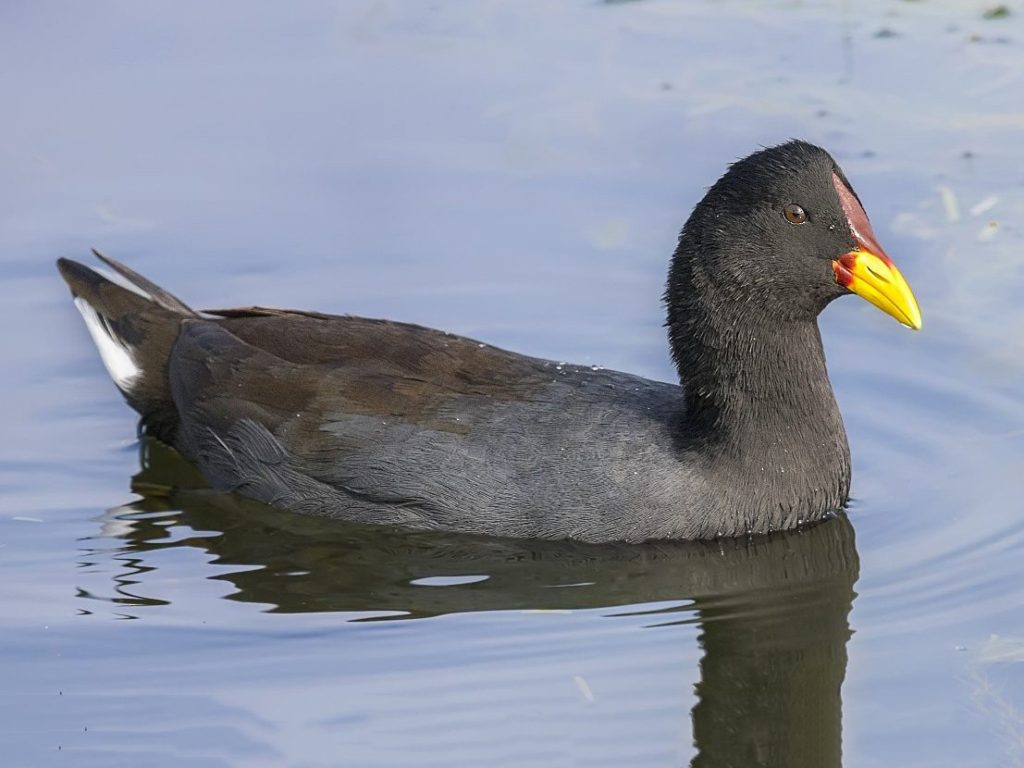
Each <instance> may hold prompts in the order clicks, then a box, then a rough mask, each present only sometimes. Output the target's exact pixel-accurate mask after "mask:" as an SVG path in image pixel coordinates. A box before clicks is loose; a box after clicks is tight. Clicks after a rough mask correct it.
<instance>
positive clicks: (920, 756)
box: [0, 0, 1024, 767]
mask: <svg viewBox="0 0 1024 768" xmlns="http://www.w3.org/2000/svg"><path fill="white" fill-rule="evenodd" d="M984 10H985V6H984V5H981V4H979V5H972V4H963V3H954V2H952V0H949V1H948V2H943V1H941V0H925V1H922V2H903V1H899V2H896V1H883V0H874V1H872V2H864V3H856V4H854V3H843V2H835V3H825V2H822V3H810V2H804V3H795V2H766V3H754V2H748V1H747V0H733V1H732V2H669V1H668V0H663V1H661V0H643V1H641V2H620V3H599V2H548V1H542V0H522V1H520V2H516V3H499V2H481V1H480V0H453V1H451V2H446V3H439V4H428V3H400V2H386V1H383V0H381V1H378V2H369V1H367V0H346V1H345V2H343V3H335V4H329V3H292V4H288V6H287V7H285V6H280V7H278V6H277V5H272V4H262V5H260V4H257V5H254V4H252V3H242V2H223V3H218V4H216V5H215V6H211V5H209V4H203V3H197V2H190V1H186V2H179V3H176V4H175V6H174V8H173V10H172V9H169V8H164V7H161V6H158V5H152V4H139V3H127V2H124V3H120V2H103V3H89V4H66V3H64V4H58V3H32V4H28V3H8V4H6V5H5V6H4V7H3V9H2V10H0V22H2V23H0V94H2V95H3V101H4V105H5V108H6V109H5V119H4V121H3V123H2V125H0V138H2V141H0V263H2V265H3V268H4V278H3V281H2V282H0V339H2V342H0V343H2V349H3V351H4V355H5V357H6V364H5V366H4V369H5V375H4V376H3V378H2V379H0V387H2V390H0V392H2V395H3V397H2V398H0V419H2V422H0V423H3V425H4V436H5V439H4V440H3V441H0V584H2V585H3V586H2V587H0V622H2V625H3V632H2V633H0V672H2V680H3V684H2V688H0V691H2V692H3V694H4V695H3V696H0V715H2V718H0V720H2V722H3V726H0V744H2V745H3V747H4V752H5V756H6V757H5V760H6V764H10V765H14V766H48V765H75V766H91V765H96V766H100V765H102V766H107V765H120V764H138V765H147V766H149V765H153V766H164V765H167V766H177V765H190V766H191V765H195V766H261V765H266V766H278V765H296V766H338V765H345V766H360V767H362V766H381V767H383V766H446V767H450V766H462V765H465V766H477V765H507V766H516V767H518V766H570V765H584V764H585V765H609V766H612V765H614V766H620V765H630V766H637V767H640V766H669V765H672V766H678V765H687V764H693V765H697V766H728V765H743V766H747V765H785V766H829V765H840V764H843V765H846V766H890V765H901V766H951V767H952V766H963V765H972V766H988V765H992V766H996V765H999V766H1005V765H1021V764H1024V693H1022V691H1024V687H1022V683H1024V664H1021V662H1022V661H1024V613H1022V610H1021V606H1022V605H1024V579H1022V578H1021V577H1022V574H1024V570H1022V566H1021V552H1022V544H1024V525H1022V523H1021V502H1020V499H1019V492H1018V488H1019V485H1020V477H1021V474H1022V472H1024V410H1022V406H1024V393H1022V386H1021V383H1022V381H1024V341H1022V339H1024V305H1022V304H1021V302H1020V301H1019V293H1020V291H1021V289H1022V288H1024V257H1022V253H1024V237H1022V230H1021V224H1020V222H1021V221H1022V220H1024V170H1022V169H1024V145H1022V144H1021V142H1020V140H1019V137H1020V135H1021V131H1022V129H1024V96H1022V95H1021V94H1024V49H1022V47H1021V46H1022V43H1024V21H1022V19H1024V9H1019V8H1016V7H1013V8H1011V11H1012V12H1011V14H1010V15H1009V16H1008V17H1006V18H995V19H986V18H985V17H984V15H983V12H984ZM791 136H799V137H802V138H805V139H808V140H810V141H814V142H817V143H820V144H822V145H824V146H826V147H827V148H829V149H830V151H832V152H833V154H834V155H835V156H836V157H837V159H838V160H839V162H840V163H841V164H842V165H843V167H844V169H845V170H846V172H847V174H848V176H849V177H850V178H851V179H852V181H853V183H854V184H855V186H856V188H857V190H858V193H859V194H860V196H861V198H862V199H863V200H864V202H865V204H866V207H867V209H868V211H869V213H870V214H871V216H872V221H873V223H874V228H875V230H876V232H877V234H878V236H879V238H880V240H881V241H882V242H883V244H885V245H886V248H887V250H888V251H889V253H890V254H891V255H892V256H893V257H894V259H896V261H897V263H898V264H899V265H900V267H901V269H902V270H903V272H904V274H905V275H907V277H908V279H909V280H910V282H911V284H912V285H913V286H914V290H915V292H916V293H917V296H918V299H919V300H920V303H921V306H922V309H923V312H924V321H925V327H924V330H923V331H922V332H921V333H919V334H912V333H910V332H908V331H906V330H905V329H902V328H900V327H899V326H898V325H896V324H895V323H893V322H892V321H891V320H890V319H889V318H887V317H885V316H883V315H882V314H881V313H879V312H877V310H875V309H873V308H872V307H870V306H869V305H867V304H866V303H865V302H861V301H857V300H855V299H852V298H851V299H846V300H843V301H840V302H837V303H836V304H835V305H834V306H832V307H830V308H829V309H828V310H827V312H826V313H825V315H824V316H823V318H822V329H823V336H824V338H825V344H826V351H827V353H828V356H829V364H830V372H831V377H832V381H833V385H834V387H835V389H836V393H837V398H838V400H839V402H840V406H841V408H842V410H843V413H844V417H845V419H846V424H847V428H848V431H849V434H850V442H851V448H852V450H853V454H854V461H855V467H854V500H853V503H852V505H851V509H850V512H849V515H848V517H841V518H838V519H836V520H833V521H831V522H829V523H827V524H825V525H821V526H816V527H814V528H811V529H808V530H806V531H802V532H797V533H792V534H787V535H781V536H775V537H770V538H768V539H758V540H752V541H741V542H722V543H720V544H702V545H695V544H672V545H668V544H665V545H654V546H644V547H597V548H595V547H583V546H577V545H564V544H562V545H554V544H536V543H528V542H497V541H488V540H485V539H478V538H472V537H451V536H437V535H434V536H428V535H424V534H409V533H404V534H403V533H400V532H388V531H380V530H375V529H368V528H360V527H356V526H343V525H325V524H323V523H322V522H317V521H309V520H301V519H296V518H294V517H292V516H289V515H284V514H281V513H277V512H274V511H273V510H268V509H266V508H263V507H259V506H258V505H253V504H246V503H242V502H240V501H238V500H235V499H230V498H225V497H221V496H217V495H215V494H211V493H210V492H208V491H205V490H203V489H202V488H200V487H198V486H199V483H198V482H197V478H195V477H194V476H192V474H191V473H190V471H189V469H188V467H187V466H184V465H182V464H181V463H180V462H179V461H177V460H176V459H175V457H174V456H173V455H172V454H169V453H168V452H166V451H164V450H161V448H160V447H159V446H154V445H148V444H147V445H141V446H140V445H139V444H138V442H137V441H136V440H135V438H134V426H133V423H134V422H133V417H132V414H131V412H130V411H129V410H128V409H127V407H126V406H124V405H123V404H122V403H121V401H120V399H119V397H118V396H117V394H116V392H115V390H114V388H113V386H112V385H111V384H110V383H109V381H108V380H107V377H106V374H105V372H104V371H103V369H102V367H101V365H100V363H99V360H98V356H97V355H96V353H95V351H94V349H93V347H92V345H91V343H90V341H89V339H88V336H87V335H86V333H85V330H84V328H83V327H82V326H81V322H80V319H79V317H78V315H77V313H76V312H74V311H73V308H72V306H71V305H70V303H69V301H68V297H67V294H66V291H65V290H64V288H63V286H62V284H61V283H60V281H59V279H58V278H57V276H56V273H55V271H54V269H53V266H52V261H53V259H54V258H56V257H57V256H71V257H80V258H84V257H85V256H86V255H87V253H88V248H89V247H90V246H95V247H98V248H100V249H102V250H105V251H107V252H109V253H111V254H112V255H114V256H116V257H118V258H120V259H122V260H124V261H127V262H128V263H130V264H131V265H132V266H133V267H135V268H137V269H139V270H140V271H141V272H143V273H144V274H146V275H147V276H149V277H151V278H153V279H155V280H156V281H158V282H160V283H162V284H164V285H166V286H167V287H168V288H169V289H171V290H172V291H174V292H175V293H177V294H178V295H180V296H182V297H183V298H184V299H185V300H187V301H189V302H191V303H194V304H195V305H197V306H224V305H231V304H250V303H260V304H270V305H283V306H297V307H307V308H315V309H320V310H323V311H332V312H351V313H356V314H363V315H369V316H387V317H393V318H396V319H401V320H407V321H412V322H419V323H423V324H426V325H431V326H436V327H442V328H445V329H448V330H452V331H455V332H458V333H462V334H466V335H470V336H474V337H478V338H481V339H486V340H487V341H489V342H492V343H494V344H497V345H500V346H504V347H509V348H513V349H517V350H520V351H523V352H527V353H530V354H534V355H540V356H545V357H551V358H554V359H558V360H569V361H573V362H580V363H590V364H600V365H604V366H608V367H613V368H618V369H623V370H629V371H632V372H636V373H639V374H642V375H646V376H650V377H653V378H658V379H666V380H667V379H671V378H672V375H673V372H672V367H671V363H670V361H669V357H668V352H667V347H666V343H665V338H664V331H663V329H662V328H661V322H662V309H661V307H660V304H659V300H658V299H659V296H660V292H661V288H662V284H663V281H664V274H665V269H666V266H667V260H668V256H669V254H670V253H671V251H672V248H673V246H674V241H675V237H676V234H677V232H678V228H679V226H680V225H681V223H682V221H683V219H684V218H685V215H686V213H687V212H688V211H689V209H690V207H691V206H692V205H693V203H694V202H696V200H697V199H699V197H700V195H701V194H702V190H703V188H704V187H706V186H707V185H709V184H710V183H711V182H713V181H714V179H716V178H717V177H718V175H720V174H721V172H722V170H723V168H724V166H725V164H726V163H727V162H728V161H730V160H731V159H733V158H736V157H739V156H742V155H745V154H747V153H748V152H750V151H751V150H752V149H754V148H756V147H757V146H758V145H761V144H771V143H775V142H778V141H782V140H784V139H786V138H789V137H791ZM172 486H181V487H183V490H174V491H172V490H169V489H170V488H171V487H172Z"/></svg>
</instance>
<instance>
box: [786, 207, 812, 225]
mask: <svg viewBox="0 0 1024 768" xmlns="http://www.w3.org/2000/svg"><path fill="white" fill-rule="evenodd" d="M782 212H783V213H784V214H785V216H786V221H788V222H789V223H790V224H803V223H804V222H805V221H807V211H805V210H804V209H803V208H801V207H800V206H799V205H797V204H796V203H788V204H787V205H785V206H783V208H782Z"/></svg>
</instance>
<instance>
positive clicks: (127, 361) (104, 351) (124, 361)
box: [75, 296, 140, 392]
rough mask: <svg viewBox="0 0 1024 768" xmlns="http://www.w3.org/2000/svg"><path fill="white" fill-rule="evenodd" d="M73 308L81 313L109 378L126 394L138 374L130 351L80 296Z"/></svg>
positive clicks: (76, 298) (137, 367) (77, 297)
mask: <svg viewBox="0 0 1024 768" xmlns="http://www.w3.org/2000/svg"><path fill="white" fill-rule="evenodd" d="M75 306H76V307H78V311H79V312H81V313H82V318H83V319H84V320H85V327H86V328H88V329H89V335H90V336H92V340H93V341H94V342H95V343H96V348H97V349H98V350H99V351H100V359H102V360H103V365H105V366H106V368H107V373H109V374H110V378H112V379H113V380H114V383H115V384H117V386H118V387H119V388H120V389H121V390H122V391H125V392H127V391H128V390H129V389H131V385H132V382H133V381H134V380H135V378H136V377H137V376H138V375H139V373H140V371H139V366H137V365H136V364H135V360H134V359H133V358H132V354H131V350H130V349H129V347H128V346H127V345H126V344H125V343H124V342H122V341H121V340H120V339H118V338H115V337H114V336H113V334H111V333H110V331H109V330H108V329H107V326H106V324H105V323H104V322H103V319H102V318H101V317H100V316H99V313H98V312H96V310H95V309H93V307H92V305H91V304H90V303H89V302H87V301H86V300H85V299H83V298H82V297H81V296H76V297H75Z"/></svg>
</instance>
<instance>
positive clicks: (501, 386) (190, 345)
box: [58, 141, 921, 542]
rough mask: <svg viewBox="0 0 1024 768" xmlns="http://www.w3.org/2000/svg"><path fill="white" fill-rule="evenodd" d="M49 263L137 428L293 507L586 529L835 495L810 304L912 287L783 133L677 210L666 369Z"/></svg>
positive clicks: (624, 530) (822, 166) (822, 161)
mask: <svg viewBox="0 0 1024 768" xmlns="http://www.w3.org/2000/svg"><path fill="white" fill-rule="evenodd" d="M96 255H97V256H98V257H99V258H100V259H101V260H102V261H103V262H105V263H106V264H107V265H108V266H109V267H110V268H112V269H113V270H114V272H116V273H117V275H116V276H113V275H111V276H109V277H108V276H105V275H102V274H100V273H98V272H96V271H93V270H92V269H90V268H88V267H85V266H83V265H81V264H79V263H77V262H74V261H69V260H66V259H61V260H60V261H59V262H58V266H59V268H60V271H61V274H62V275H63V277H64V279H65V280H66V281H67V283H68V285H69V286H70V288H71V292H72V294H73V296H74V301H75V304H76V305H77V307H78V309H79V310H80V311H81V313H82V315H83V317H84V318H85V321H86V325H87V327H88V329H89V331H90V333H91V335H92V337H93V339H94V341H95V342H96V345H97V347H98V348H99V351H100V355H101V357H102V359H103V362H104V363H105V365H106V367H107V369H108V371H109V372H110V374H111V376H112V378H113V379H114V381H115V383H116V384H117V386H118V388H119V389H120V390H121V392H122V394H123V395H124V397H125V399H126V400H127V401H128V403H129V404H130V405H131V406H132V407H133V408H134V409H135V410H137V411H138V412H139V414H140V415H141V417H142V428H143V429H144V431H145V432H146V433H148V434H151V435H153V436H155V437H157V438H158V439H160V440H162V441H164V442H166V443H169V444H170V445H172V446H174V447H175V448H177V449H178V450H179V451H180V452H181V453H182V454H183V455H184V456H185V457H186V458H188V459H189V460H190V461H192V462H193V463H194V464H195V465H196V466H197V467H198V468H199V469H200V471H201V472H202V473H203V475H204V476H205V478H206V479H207V480H208V481H209V482H210V484H211V485H212V486H213V487H215V488H217V489H220V490H226V491H233V492H236V493H238V494H240V495H242V496H246V497H249V498H253V499H257V500H259V501H263V502H266V503H268V504H271V505H274V506H277V507H280V508H283V509H287V510H291V511H293V512H298V513H303V514H313V515H322V516H327V517H336V518H341V519H346V520H354V521H359V522H365V523H378V524H384V525H397V526H405V527H409V528H418V529H437V530H451V531H463V532H469V533H480V534H490V535H496V536H510V537H533V538H549V539H560V538H571V539H579V540H583V541H591V542H601V541H614V540H619V541H642V540H648V539H698V538H713V537H719V536H735V535H742V534H748V533H766V532H770V531H774V530H780V529H787V528H793V527H795V526H798V525H800V524H802V523H808V522H811V521H815V520H819V519H821V518H823V517H826V516H828V515H829V514H830V513H832V512H835V511H836V510H839V509H841V508H842V507H843V506H844V504H845V503H846V501H847V497H848V493H849V484H850V453H849V447H848V445H847V440H846V433H845V430H844V428H843V422H842V418H841V416H840V414H839V410H838V408H837V406H836V402H835V398H834V397H833V394H832V388H831V385H830V383H829V380H828V374H827V371H826V369H825V356H824V352H823V350H822V345H821V337H820V335H819V332H818V326H817V315H818V313H819V312H821V310H822V309H824V308H825V306H826V305H827V304H828V303H829V302H831V301H832V300H833V299H835V298H837V297H839V296H842V295H844V294H846V293H849V292H854V293H857V294H859V295H861V296H862V297H864V298H865V299H867V300H868V301H870V302H872V303H873V304H875V305H876V306H878V307H880V308H881V309H882V310H884V311H885V312H887V313H889V314H890V315H892V316H893V317H895V318H896V319H897V320H899V321H900V322H902V323H903V324H905V325H907V326H909V327H911V328H915V329H917V328H920V326H921V316H920V312H919V310H918V307H917V302H916V301H915V299H914V296H913V294H912V293H911V291H910V288H909V287H908V285H907V283H906V281H905V280H904V279H903V277H902V275H901V274H900V273H899V271H898V270H897V269H896V267H895V266H894V265H893V263H892V261H891V260H890V259H889V258H888V256H886V254H885V252H884V251H883V250H882V249H881V247H880V246H879V245H878V243H877V241H876V240H875V236H874V234H873V232H872V230H871V226H870V224H869V223H868V218H867V214H866V213H865V212H864V209H863V207H862V206H861V203H860V201H859V199H858V198H857V196H856V194H855V193H854V191H853V189H852V187H851V186H850V184H849V182H848V181H847V179H846V177H845V175H844V174H843V172H842V170H840V168H839V166H838V165H837V164H836V162H835V161H834V160H833V159H832V157H831V156H830V155H829V154H828V153H827V152H825V151H824V150H822V149H820V148H818V147H815V146H813V145H810V144H807V143H804V142H800V141H792V142H789V143H786V144H782V145H780V146H777V147H773V148H769V149H765V150H762V151H759V152H757V153H755V154H753V155H751V156H749V157H747V158H745V159H743V160H740V161H738V162H736V163H734V164H733V165H732V166H731V167H730V168H729V170H728V172H727V173H726V174H725V175H724V176H723V177H722V178H721V179H719V181H718V182H717V183H716V184H715V185H714V186H712V187H711V189H710V190H709V191H708V193H707V194H706V195H705V197H704V198H703V199H702V200H701V201H700V203H698V204H697V206H696V208H695V209H694V211H693V213H692V215H691V216H690V218H689V220H688V221H687V222H686V225H685V226H684V227H683V231H682V234H681V235H680V238H679V245H678V248H677V249H676V252H675V254H674V256H673V257H672V263H671V268H670V271H669V279H668V287H667V289H666V291H665V303H666V305H667V308H668V321H667V326H668V332H669V339H670V342H671V348H672V355H673V358H674V359H675V361H676V364H677V367H678V369H679V377H680V382H681V386H680V385H677V384H669V383H663V382H657V381H651V380H648V379H643V378H640V377H638V376H633V375H630V374H627V373H620V372H617V371H609V370H594V369H593V368H592V367H590V366H573V365H563V364H559V363H555V362H553V361H549V360H541V359H537V358H533V357H527V356H525V355H520V354H516V353H513V352H508V351H505V350H501V349H497V348H495V347H492V346H489V345H486V344H482V343H479V342H477V341H474V340H471V339H466V338H462V337H459V336H455V335H452V334H448V333H444V332H441V331H437V330H432V329H429V328H423V327H420V326H415V325H409V324H404V323H397V322H391V321H387V320H370V319H365V318H359V317H347V316H333V315H324V314H319V313H316V312H301V311H292V310H279V309H265V308H261V307H251V308H245V309H231V310H212V311H205V312H200V311H196V310H193V309H191V308H190V307H188V306H187V305H185V304H184V303H182V302H181V301H180V300H178V299H177V298H175V297H174V296H172V295H171V294H169V293H167V292H166V291H164V290H163V289H161V288H159V287H158V286H157V285H155V284H154V283H152V282H150V281H149V280H147V279H145V278H144V277H142V276H140V275H138V274H136V273H135V272H133V271H132V270H130V269H128V268H127V267H125V266H123V265H122V264H119V263H118V262H116V261H114V260H113V259H109V258H106V257H103V256H100V255H99V254H96Z"/></svg>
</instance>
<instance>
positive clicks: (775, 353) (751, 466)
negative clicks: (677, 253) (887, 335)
mask: <svg viewBox="0 0 1024 768" xmlns="http://www.w3.org/2000/svg"><path fill="white" fill-rule="evenodd" d="M674 320H675V321H676V322H675V323H670V333H671V336H672V341H673V352H674V356H675V358H676V362H677V364H678V367H679V372H680V379H681V382H682V385H683V388H684V392H685V397H686V414H685V424H684V427H683V430H682V432H683V434H685V435H686V440H687V442H688V444H689V448H690V450H693V451H696V452H699V453H700V454H701V456H702V457H703V458H704V459H705V461H706V462H707V466H708V472H709V485H710V486H718V487H722V488H727V489H730V491H731V492H732V493H733V495H735V496H736V498H735V499H728V500H721V503H722V504H726V505H731V506H733V507H735V510H736V516H737V517H736V528H737V530H735V531H730V533H742V532H744V531H754V532H763V531H767V530H774V529H778V528H788V527H792V526H793V525H796V524H797V523H798V522H799V521H809V520H811V519H817V518H819V517H821V516H823V515H824V514H825V513H827V512H829V511H833V510H835V509H837V508H839V507H841V506H842V505H843V504H845V502H846V498H847V495H848V492H849V478H850V454H849V447H848V445H847V440H846V431H845V429H844V427H843V421H842V417H841V416H840V414H839V409H838V407H837V405H836V401H835V397H834V395H833V393H832V387H831V384H830V383H829V379H828V372H827V370H826V368H825V354H824V350H823V349H822V344H821V336H820V334H819V332H818V326H817V323H816V321H815V320H813V319H811V320H807V321H798V320H785V321H783V320H779V319H778V318H765V317H758V316H757V313H756V312H753V311H751V308H750V307H748V306H744V305H733V306H732V307H729V306H723V305H719V306H717V307H715V310H714V312H713V313H702V312H701V311H700V308H696V311H694V312H690V313H682V314H681V313H679V312H677V313H676V315H675V318H674Z"/></svg>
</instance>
